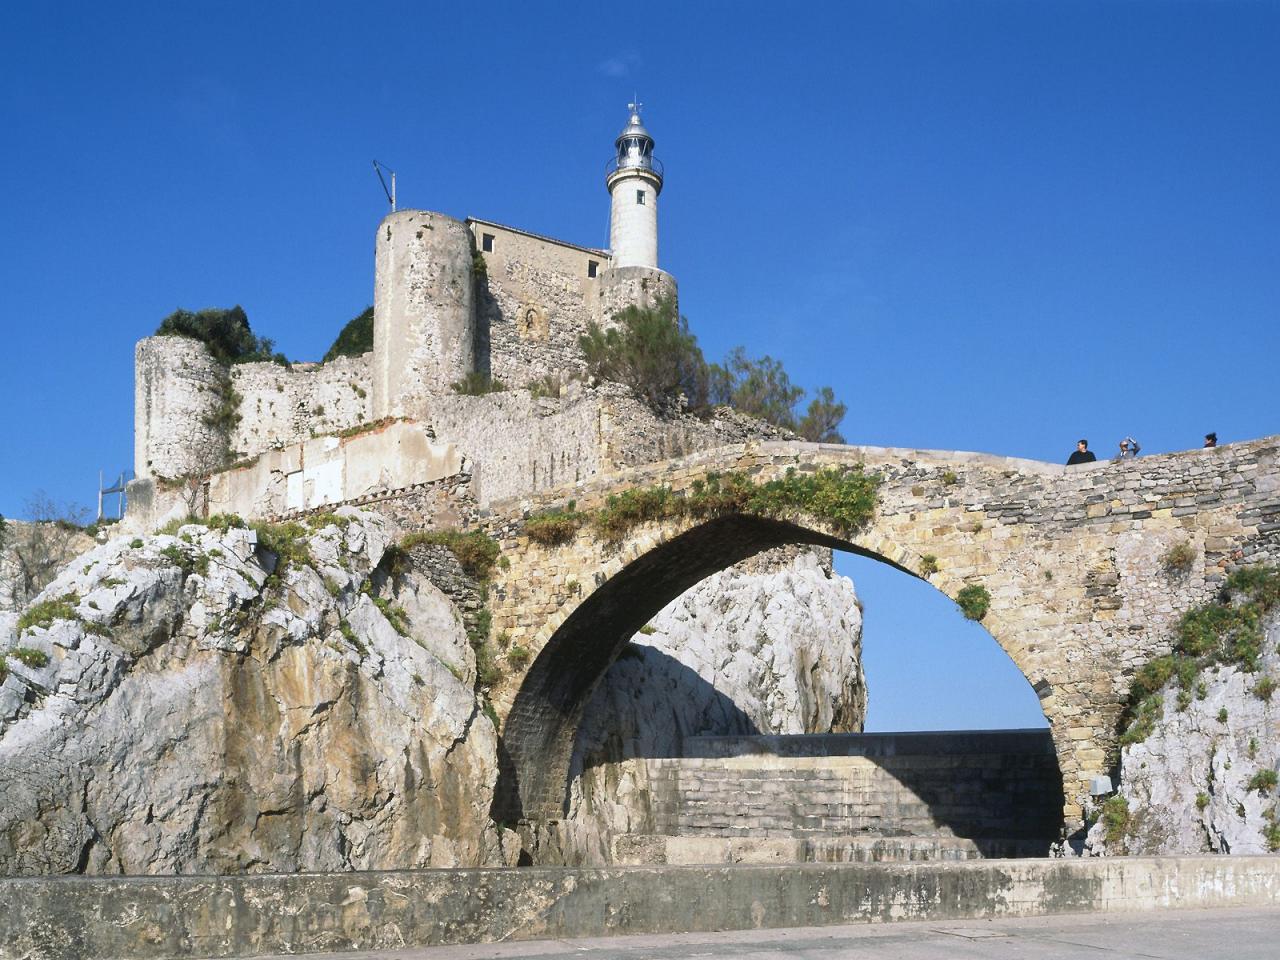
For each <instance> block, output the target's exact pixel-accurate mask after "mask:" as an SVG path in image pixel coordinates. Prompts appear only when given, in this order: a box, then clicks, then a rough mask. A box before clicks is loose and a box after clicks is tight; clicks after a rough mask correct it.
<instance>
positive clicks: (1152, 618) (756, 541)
mask: <svg viewBox="0 0 1280 960" xmlns="http://www.w3.org/2000/svg"><path fill="white" fill-rule="evenodd" d="M857 465H861V466H864V467H865V468H866V469H867V470H868V471H870V472H873V473H875V474H878V475H879V476H880V477H881V478H882V481H883V482H882V483H881V486H880V489H879V504H878V506H877V509H876V512H875V515H874V517H873V518H872V521H871V523H870V524H869V525H868V526H867V527H866V528H865V529H864V530H862V531H860V532H858V533H857V534H856V535H854V536H852V537H848V538H841V537H836V536H832V535H831V533H830V531H829V530H827V529H826V528H825V527H824V526H823V524H822V523H821V522H820V521H814V520H813V519H812V518H798V520H797V523H796V525H783V524H776V523H773V522H770V521H761V520H756V519H752V518H733V517H729V518H720V519H713V520H711V521H705V522H689V521H684V520H681V521H670V522H667V523H664V524H651V525H645V526H642V527H640V528H638V529H637V530H636V531H635V532H634V533H633V534H631V535H629V536H628V537H627V538H625V539H624V540H623V541H622V542H621V543H617V544H607V543H603V542H601V541H600V540H598V539H597V538H595V537H594V535H593V534H592V533H591V531H590V530H589V529H587V528H584V529H583V530H581V531H580V532H579V534H578V535H577V537H575V539H574V540H573V541H571V542H570V543H567V544H564V545H562V546H557V547H553V548H546V547H542V546H540V545H538V544H536V543H533V542H532V541H529V540H528V539H527V538H526V537H523V536H522V535H521V528H520V524H519V523H518V522H512V520H513V519H514V516H515V514H516V513H519V514H527V513H528V512H530V511H536V510H539V509H546V508H548V507H551V506H553V505H555V504H556V503H560V504H563V502H564V500H565V499H567V498H569V497H573V498H574V499H575V500H576V501H577V504H578V508H579V509H587V510H590V509H594V508H595V507H597V506H599V505H600V504H601V503H602V502H603V501H604V499H605V498H606V497H607V496H609V495H610V494H615V493H618V492H621V491H622V490H624V489H627V488H629V487H633V486H647V485H651V484H663V485H667V486H670V487H671V488H673V489H675V490H677V491H678V490H682V489H687V488H688V487H690V486H691V485H692V484H693V483H694V482H696V481H698V480H700V479H701V478H703V477H704V476H705V475H706V474H707V472H708V471H713V470H714V471H719V472H724V471H726V470H735V469H736V470H744V471H747V472H748V473H750V474H754V475H756V477H757V480H758V481H764V480H767V479H770V478H772V477H775V476H779V475H782V474H784V473H785V472H786V471H787V470H788V469H791V468H796V469H799V470H802V471H804V470H813V469H818V468H823V467H852V466H857ZM493 510H494V517H493V519H492V521H491V523H492V527H493V529H494V531H495V532H496V533H498V534H499V535H500V537H501V539H502V540H503V549H504V552H505V553H506V555H507V556H508V557H509V558H510V561H511V567H510V569H509V571H503V572H501V573H500V574H499V575H498V577H497V582H495V584H494V587H493V592H492V596H493V597H494V604H493V609H494V627H495V629H497V630H501V631H505V632H507V633H508V634H509V636H510V637H511V638H512V641H513V642H517V643H519V644H521V645H522V646H524V647H525V648H527V649H529V650H531V651H532V652H533V653H534V659H533V661H532V664H531V667H530V674H529V676H528V677H527V678H520V677H515V676H513V677H511V679H510V680H509V681H508V682H507V683H506V684H504V685H503V686H502V687H501V688H500V689H498V690H495V692H494V703H495V705H496V706H497V708H498V711H499V714H500V715H505V714H507V713H508V711H510V715H509V718H508V720H507V725H506V742H507V745H508V748H509V750H510V752H511V753H512V755H513V757H516V756H518V755H519V752H520V751H521V750H524V749H526V747H528V748H529V749H532V750H533V752H534V753H536V754H537V755H538V759H537V760H536V761H535V762H532V763H530V764H529V765H528V766H527V767H526V768H524V769H523V770H522V775H523V776H524V777H525V779H526V782H522V784H521V790H522V791H525V792H524V793H522V795H524V796H526V797H528V798H533V799H535V800H536V802H538V803H543V802H544V798H545V803H546V806H545V807H544V808H543V809H547V810H550V809H552V808H553V807H554V806H558V805H559V799H558V798H559V797H560V796H562V794H563V786H562V785H561V784H560V783H557V784H554V785H549V786H548V788H547V792H546V794H545V795H542V794H539V793H538V791H537V790H533V791H532V792H528V791H527V790H526V788H529V787H530V785H531V784H534V783H536V782H539V781H540V780H542V779H545V776H544V775H545V774H547V772H548V771H551V770H552V768H553V767H554V766H555V765H556V764H558V763H562V764H563V767H562V768H559V769H556V770H555V773H554V776H553V777H552V779H557V778H559V779H560V780H561V783H563V779H564V778H566V777H567V766H568V755H569V751H570V750H571V747H572V740H571V733H570V731H568V730H561V731H560V732H558V733H556V734H554V735H552V734H549V733H548V731H549V730H551V729H552V728H554V727H556V726H557V725H558V724H559V720H558V719H557V718H559V717H563V716H567V715H570V714H571V713H572V712H573V710H574V707H573V705H572V703H571V701H572V699H573V698H575V697H577V696H579V693H578V691H579V690H580V689H581V688H582V686H583V685H584V684H586V685H587V686H588V687H589V682H588V681H587V680H586V679H585V678H584V677H571V676H568V675H566V674H565V671H568V672H569V673H570V674H572V673H580V672H582V671H588V670H591V669H594V668H595V667H596V666H597V665H599V664H598V662H597V661H596V660H595V659H593V658H594V657H595V656H596V654H597V653H598V652H599V650H600V649H603V647H602V646H601V642H603V643H604V644H605V646H607V645H608V642H609V640H611V639H614V638H616V636H618V635H622V634H625V635H628V636H629V635H630V633H633V632H634V631H635V630H636V629H638V628H639V626H640V625H642V624H643V622H644V620H643V619H642V618H644V617H645V616H646V614H647V611H649V610H650V609H652V610H656V609H658V608H660V607H661V606H662V605H663V604H664V603H666V602H668V601H669V600H670V599H671V598H673V597H674V595H675V593H677V592H679V590H682V589H685V588H686V587H687V585H688V584H689V583H690V582H696V581H697V580H698V579H700V578H701V577H704V576H706V575H708V574H709V573H711V572H714V571H715V570H716V569H721V568H723V567H724V566H727V565H729V564H732V563H735V562H737V561H738V560H740V559H741V558H742V557H743V556H746V555H749V554H750V553H751V552H754V551H755V550H759V549H762V548H764V547H769V546H774V545H776V544H777V543H779V542H810V543H819V544H824V545H829V546H839V545H840V544H841V542H842V541H843V542H844V543H845V548H846V549H850V548H852V549H855V550H858V551H859V552H862V553H864V554H867V555H870V556H874V557H877V558H880V559H882V560H884V561H885V562H887V563H890V564H893V565H895V566H897V567H899V568H900V569H903V570H906V571H908V572H911V573H914V574H915V575H916V576H919V577H921V578H922V579H925V580H927V581H929V582H930V583H932V584H933V585H934V586H936V587H937V588H938V589H939V590H941V591H942V592H943V593H945V594H947V595H948V596H950V597H953V598H954V597H955V596H957V594H958V593H959V591H960V590H961V589H962V588H964V587H966V586H969V585H981V586H982V587H984V588H985V589H986V590H987V591H988V593H989V595H990V598H991V604H990V609H989V611H988V612H987V614H986V615H985V616H984V618H983V621H982V622H983V626H984V627H986V629H987V630H988V631H989V632H990V633H991V635H992V636H993V637H994V638H995V640H996V641H997V642H999V643H1000V645H1001V646H1002V647H1003V649H1004V650H1005V651H1006V652H1007V653H1008V654H1009V656H1010V658H1011V659H1012V660H1013V662H1014V663H1015V664H1016V665H1017V666H1018V668H1019V669H1020V670H1021V671H1022V673H1023V675H1024V676H1026V677H1027V679H1028V681H1029V682H1030V683H1031V684H1032V685H1033V686H1034V687H1035V688H1036V690H1037V692H1038V693H1039V694H1040V698H1041V705H1042V708H1043V709H1044V712H1045V715H1046V717H1047V718H1048V719H1049V721H1050V724H1051V730H1052V735H1053V738H1054V742H1055V744H1056V746H1057V749H1058V755H1059V761H1060V767H1061V771H1062V776H1063V782H1064V792H1065V795H1066V805H1065V807H1064V814H1065V818H1066V820H1067V821H1068V822H1069V823H1070V824H1072V825H1073V827H1074V826H1078V825H1079V822H1080V818H1081V816H1082V813H1083V802H1084V799H1085V796H1086V794H1087V789H1088V779H1089V777H1090V776H1091V775H1093V774H1097V773H1102V772H1105V771H1106V769H1107V768H1108V765H1109V764H1110V763H1113V762H1114V760H1115V744H1116V735H1117V725H1118V723H1119V721H1120V716H1121V713H1122V710H1123V707H1124V704H1125V701H1126V698H1127V696H1128V691H1129V687H1130V683H1131V678H1132V674H1133V672H1134V671H1135V670H1136V669H1137V668H1138V667H1139V666H1140V665H1141V664H1143V663H1145V662H1147V661H1148V660H1150V659H1151V658H1153V657H1155V656H1159V655H1161V654H1164V653H1167V652H1168V651H1169V649H1170V647H1171V643H1172V639H1173V636H1172V634H1173V627H1174V624H1175V622H1176V620H1177V618H1178V616H1179V615H1180V614H1181V613H1182V612H1183V611H1185V610H1187V609H1189V608H1190V607H1192V606H1195V605H1197V604H1200V603H1204V602H1205V601H1207V600H1209V599H1211V598H1212V597H1213V595H1214V594H1215V592H1216V590H1217V588H1218V586H1219V585H1220V584H1221V582H1222V580H1223V579H1224V578H1225V576H1226V575H1227V573H1228V571H1229V570H1230V569H1231V567H1232V566H1233V565H1236V564H1241V563H1275V562H1277V561H1280V442H1278V441H1277V438H1274V437H1273V438H1266V439H1263V440H1257V441H1253V442H1250V443H1242V444H1232V445H1229V446H1224V447H1218V448H1216V449H1214V450H1192V451H1186V452H1183V453H1177V454H1166V455H1161V456H1155V457H1143V458H1139V459H1137V460H1134V461H1123V462H1122V461H1110V462H1099V463H1097V464H1096V465H1093V464H1091V465H1088V466H1086V467H1077V468H1066V467H1062V466H1059V465H1054V464H1045V463H1039V462H1034V461H1025V460H1015V459H1011V458H1004V457H995V456H988V455H983V454H974V453H947V452H939V451H916V450H898V449H884V448H871V447H841V446H835V445H820V444H806V443H762V444H759V445H754V444H748V445H746V446H745V447H737V448H726V449H722V450H719V451H708V452H705V453H698V454H694V455H691V456H689V457H686V458H684V459H683V460H680V461H674V462H670V463H665V464H653V465H649V466H645V467H640V468H636V469H634V470H627V471H621V472H619V473H617V474H613V475H602V476H600V477H596V478H593V479H592V480H590V481H588V482H586V483H582V484H579V485H577V486H576V487H575V488H573V489H572V490H564V491H560V492H558V493H549V494H546V495H543V496H539V497H528V498H524V499H522V500H520V501H519V502H517V503H512V504H509V505H505V504H496V505H494V507H493ZM504 514H505V516H506V517H508V518H512V519H503V515H504ZM1183 544H1185V545H1187V546H1189V547H1190V549H1191V552H1192V555H1193V558H1194V559H1193V562H1192V563H1191V564H1190V566H1189V567H1188V568H1187V569H1185V570H1173V569H1169V568H1168V567H1167V566H1166V565H1165V564H1164V562H1163V560H1162V558H1163V557H1164V555H1165V554H1166V553H1167V552H1168V551H1169V549H1170V548H1172V547H1173V546H1178V545H1183ZM926 557H927V558H930V559H929V561H928V562H926ZM571 585H578V586H579V587H580V589H578V590H573V589H570V586H571ZM615 590H617V591H618V592H617V594H616V595H615V593H614V591H615ZM624 598H625V599H624ZM580 610H581V611H582V613H581V615H577V614H578V611H580ZM633 620H635V621H638V622H632V621H633ZM588 624H589V625H590V630H587V626H588ZM601 638H608V639H607V640H605V641H601ZM561 656H565V657H567V658H568V659H566V660H563V661H562V660H561V659H560V658H561ZM602 663H603V666H607V663H608V660H607V657H606V658H605V660H604V661H602ZM556 698H560V700H557V699H556ZM561 701H563V702H561ZM534 731H536V734H535V733H534ZM534 736H536V738H537V742H538V744H541V746H538V747H537V748H536V749H535V748H534V747H533V740H528V741H527V742H522V741H523V740H524V738H526V737H534ZM553 758H554V759H553ZM562 771H563V772H562Z"/></svg>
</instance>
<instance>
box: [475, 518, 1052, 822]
mask: <svg viewBox="0 0 1280 960" xmlns="http://www.w3.org/2000/svg"><path fill="white" fill-rule="evenodd" d="M867 539H871V540H873V541H874V540H875V539H876V538H875V536H874V535H873V536H871V537H869V538H867ZM862 541H863V538H859V537H854V538H852V539H844V538H842V537H839V536H835V535H833V534H832V533H830V532H826V531H824V530H822V529H820V528H818V527H817V525H814V526H808V525H802V524H799V523H791V522H785V521H780V520H774V519H768V518H763V517H757V516H745V515H732V516H723V517H717V518H715V519H711V520H708V521H706V522H704V523H702V524H700V525H697V526H694V527H693V528H691V529H688V530H685V531H684V532H682V533H679V534H678V535H676V536H674V537H672V538H670V539H667V540H665V541H663V542H661V543H659V544H658V545H657V546H656V547H654V548H653V549H652V550H649V551H648V552H646V553H643V554H641V555H640V556H638V557H637V558H636V559H634V560H633V561H632V562H630V563H629V564H627V565H626V566H624V567H623V568H622V569H621V570H619V571H618V572H617V573H616V574H615V575H614V576H612V577H611V578H609V579H608V580H607V581H605V582H603V583H601V584H600V585H599V586H598V587H597V588H596V589H595V590H594V591H593V592H592V593H590V594H589V595H588V596H586V597H585V598H584V599H583V600H582V602H581V604H580V605H579V606H578V607H577V608H576V609H575V610H574V611H573V612H572V613H570V614H569V615H568V617H567V618H566V619H565V620H564V621H563V623H561V624H560V625H559V627H558V628H556V629H555V631H554V632H553V633H552V635H551V636H550V638H549V639H548V640H547V642H546V644H545V645H544V646H543V647H542V649H541V651H540V653H539V655H538V656H537V657H536V659H535V660H534V662H533V663H532V664H531V665H530V667H529V670H528V672H527V673H526V674H525V677H524V680H523V682H522V683H521V685H520V687H519V689H518V691H517V693H516V694H515V697H514V700H513V701H512V704H511V708H510V710H509V711H508V712H507V719H506V723H505V725H504V732H503V738H502V743H503V748H502V749H503V757H502V762H501V765H500V778H499V783H498V788H497V793H496V800H495V810H494V815H495V818H496V819H499V820H503V821H507V822H514V821H517V820H529V821H535V822H545V821H555V820H560V819H562V818H563V817H564V815H565V812H566V809H567V803H568V790H569V785H570V783H569V780H570V760H571V757H572V753H573V747H574V740H575V736H576V734H577V731H578V728H579V726H580V724H581V720H582V715H583V711H584V709H585V707H586V705H587V703H588V701H589V700H590V699H591V695H592V693H593V691H594V690H595V687H596V685H597V683H598V682H599V681H600V679H601V678H602V677H603V676H604V674H605V672H606V671H607V670H608V668H609V666H610V665H611V664H612V663H613V662H614V660H615V659H617V657H618V656H619V654H621V653H622V651H623V650H624V648H625V647H626V645H627V644H628V642H629V641H630V640H631V639H632V637H633V636H634V635H635V634H636V632H637V631H638V630H639V629H640V628H641V627H643V626H644V625H645V624H646V623H648V622H649V621H650V620H651V619H652V618H653V617H654V616H655V615H656V614H657V613H658V612H659V611H660V610H662V609H663V607H665V606H666V605H667V604H668V603H670V602H671V601H673V600H675V599H676V598H677V597H679V596H680V595H681V594H682V593H683V592H684V591H685V590H687V589H689V588H690V587H692V586H693V585H695V584H696V583H698V582H699V581H701V580H703V579H705V578H706V577H709V576H711V575H712V574H715V573H717V572H719V571H721V570H724V569H725V568H727V567H730V566H732V565H733V564H735V563H738V562H740V561H742V560H745V559H747V558H748V557H750V556H753V555H755V554H757V553H760V552H762V551H765V550H768V549H771V548H773V547H778V546H783V545H788V544H807V545H814V546H822V547H829V548H831V549H834V550H842V551H847V552H851V553H856V554H859V555H861V556H866V557H869V558H871V559H874V560H877V561H880V562H882V563H885V564H888V565H889V566H891V567H894V568H895V569H898V570H901V571H902V572H904V573H906V574H908V575H910V576H917V575H918V574H917V573H915V572H914V571H912V570H910V569H908V568H906V567H904V566H902V565H901V564H899V563H897V562H895V561H893V560H892V559H890V558H888V557H886V556H885V555H884V554H883V553H881V552H879V551H878V550H876V549H873V548H871V547H869V546H868V545H867V544H866V543H865V542H862ZM943 592H944V593H945V592H946V591H945V590H944V591H943ZM988 628H989V629H990V625H988ZM996 629H999V628H998V627H997V628H996ZM992 634H993V636H996V634H995V631H994V630H993V631H992ZM996 640H997V642H1000V641H999V637H998V636H996ZM1001 646H1002V647H1004V646H1005V645H1004V644H1003V643H1001ZM1005 650H1006V652H1008V648H1007V647H1005ZM1014 662H1015V663H1016V662H1017V661H1016V659H1015V661H1014ZM1019 670H1020V671H1022V672H1023V675H1024V677H1025V676H1026V671H1025V670H1024V669H1023V668H1022V666H1021V665H1019ZM1028 682H1029V683H1030V682H1031V681H1030V679H1028ZM1050 723H1051V727H1052V725H1053V717H1052V716H1050ZM1056 740H1057V738H1056V737H1055V741H1056ZM1058 752H1059V753H1061V745H1058ZM1046 800H1047V802H1048V803H1049V804H1051V805H1055V808H1054V811H1053V814H1052V816H1054V817H1056V816H1057V815H1058V811H1060V810H1061V809H1062V802H1063V795H1062V794H1061V793H1055V795H1054V796H1051V797H1047V798H1046Z"/></svg>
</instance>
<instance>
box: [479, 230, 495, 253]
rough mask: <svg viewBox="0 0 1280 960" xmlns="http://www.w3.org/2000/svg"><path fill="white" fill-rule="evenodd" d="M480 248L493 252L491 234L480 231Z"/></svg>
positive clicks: (486, 251)
mask: <svg viewBox="0 0 1280 960" xmlns="http://www.w3.org/2000/svg"><path fill="white" fill-rule="evenodd" d="M480 249H481V250H483V251H484V252H485V253H493V234H492V233H482V234H481V235H480Z"/></svg>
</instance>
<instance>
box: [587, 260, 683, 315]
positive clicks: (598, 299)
mask: <svg viewBox="0 0 1280 960" xmlns="http://www.w3.org/2000/svg"><path fill="white" fill-rule="evenodd" d="M666 298H670V299H671V300H673V301H676V303H677V305H678V304H679V291H678V289H677V288H676V278H675V277H673V276H672V275H671V274H669V273H666V272H664V271H662V270H659V269H657V268H656V267H615V268H614V269H612V270H609V271H607V272H606V273H605V274H604V275H603V276H602V277H601V278H600V283H599V284H598V285H597V286H596V290H595V300H594V302H593V303H592V304H591V309H592V312H593V315H594V316H595V318H596V322H597V323H599V324H600V325H601V326H609V321H610V318H612V317H613V315H614V314H615V313H617V312H618V311H619V310H624V309H626V308H627V307H629V306H631V305H632V304H635V305H636V306H638V307H645V308H649V307H653V306H655V305H656V304H657V302H658V301H659V300H662V299H666Z"/></svg>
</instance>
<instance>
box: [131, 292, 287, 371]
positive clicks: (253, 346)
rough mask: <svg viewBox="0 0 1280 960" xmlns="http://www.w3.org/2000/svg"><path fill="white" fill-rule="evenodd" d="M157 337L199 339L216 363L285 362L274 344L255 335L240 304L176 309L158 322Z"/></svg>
mask: <svg viewBox="0 0 1280 960" xmlns="http://www.w3.org/2000/svg"><path fill="white" fill-rule="evenodd" d="M156 336H161V337H165V336H174V337H187V338H189V339H191V340H199V341H200V342H201V343H203V344H204V345H205V346H206V347H207V348H208V350H209V353H210V354H212V355H213V358H214V359H215V360H217V361H218V362H219V363H224V364H225V363H250V362H253V361H258V360H271V361H274V362H276V363H288V362H289V361H287V360H286V359H285V358H284V354H282V353H276V352H275V343H274V342H273V341H271V340H269V339H267V338H266V337H258V336H254V333H253V331H252V330H250V329H249V318H248V317H247V316H246V315H245V312H244V310H243V309H242V308H240V307H239V306H236V307H232V308H231V309H230V310H219V309H214V308H210V309H208V310H198V311H196V312H195V313H192V312H191V311H189V310H175V311H174V312H173V313H171V314H169V316H167V317H165V318H164V319H163V320H161V321H160V327H159V328H158V329H157V330H156Z"/></svg>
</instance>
